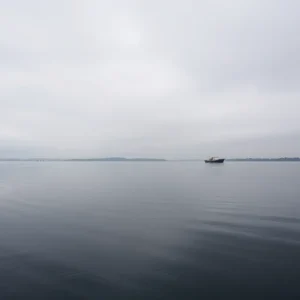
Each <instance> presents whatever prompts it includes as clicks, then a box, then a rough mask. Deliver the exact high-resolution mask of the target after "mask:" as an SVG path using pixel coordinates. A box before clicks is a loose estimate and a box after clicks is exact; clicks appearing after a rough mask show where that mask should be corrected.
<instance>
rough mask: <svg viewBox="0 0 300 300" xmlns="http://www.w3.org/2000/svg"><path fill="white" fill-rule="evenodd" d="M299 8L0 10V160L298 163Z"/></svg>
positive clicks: (244, 4) (34, 4) (34, 5)
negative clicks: (281, 159) (215, 158)
mask: <svg viewBox="0 0 300 300" xmlns="http://www.w3.org/2000/svg"><path fill="white" fill-rule="evenodd" d="M299 28H300V1H298V0H243V1H241V0H227V1H226V0H210V1H208V0H206V1H201V0H194V1H192V0H184V1H182V0H159V1H158V0H151V1H150V0H136V1H130V0H127V1H125V0H109V1H108V0H107V1H101V0H51V1H40V0H26V1H24V0H10V1H7V0H0V64H1V68H0V157H15V156H19V157H33V156H48V157H57V156H61V157H65V156H72V157H74V156H75V157H91V156H93V157H95V156H98V157H102V156H127V157H165V158H197V157H199V158H204V157H206V156H210V155H219V156H225V157H245V156H252V157H256V156H300V29H299Z"/></svg>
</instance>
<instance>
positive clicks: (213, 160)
mask: <svg viewBox="0 0 300 300" xmlns="http://www.w3.org/2000/svg"><path fill="white" fill-rule="evenodd" d="M224 160H225V158H218V157H211V158H210V159H206V160H205V163H211V164H222V163H223V162H224Z"/></svg>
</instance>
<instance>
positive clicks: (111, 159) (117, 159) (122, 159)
mask: <svg viewBox="0 0 300 300" xmlns="http://www.w3.org/2000/svg"><path fill="white" fill-rule="evenodd" d="M0 161H25V162H26V161H35V162H40V161H49V162H51V161H53V162H54V161H57V162H60V161H61V162H63V161H65V162H93V161H102V162H143V161H149V162H164V161H167V160H166V159H163V158H125V157H105V158H65V159H63V158H0Z"/></svg>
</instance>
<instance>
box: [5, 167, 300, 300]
mask: <svg viewBox="0 0 300 300" xmlns="http://www.w3.org/2000/svg"><path fill="white" fill-rule="evenodd" d="M0 299H1V300H2V299H4V300H5V299H64V300H68V299H92V300H93V299H132V300H134V299H141V300H143V299H167V300H173V299H300V163H297V162H225V164H224V165H211V164H205V163H203V162H1V163H0Z"/></svg>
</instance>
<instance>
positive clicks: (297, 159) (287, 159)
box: [226, 157, 300, 162]
mask: <svg viewBox="0 0 300 300" xmlns="http://www.w3.org/2000/svg"><path fill="white" fill-rule="evenodd" d="M226 160H227V161H247V162H248V161H249V162H265V161H266V162H272V161H278V162H285V161H300V158H299V157H281V158H229V159H226Z"/></svg>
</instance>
